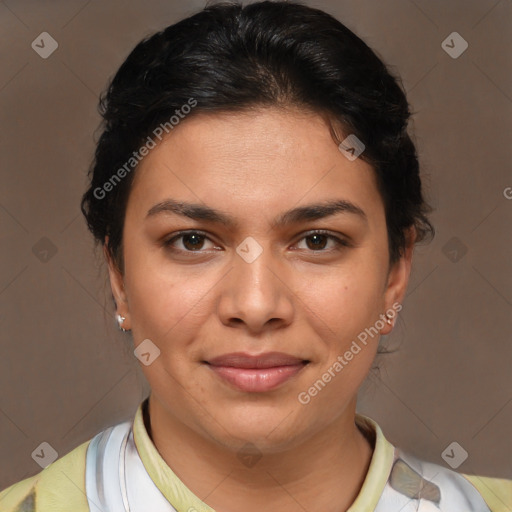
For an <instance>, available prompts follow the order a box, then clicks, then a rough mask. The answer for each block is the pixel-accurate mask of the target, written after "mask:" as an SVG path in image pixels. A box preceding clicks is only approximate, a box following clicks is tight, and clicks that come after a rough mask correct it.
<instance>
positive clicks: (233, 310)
mask: <svg viewBox="0 0 512 512" xmlns="http://www.w3.org/2000/svg"><path fill="white" fill-rule="evenodd" d="M246 240H248V241H247V242H246V244H245V245H244V243H241V244H240V246H238V247H237V252H234V253H233V259H232V262H231V263H232V267H231V270H230V271H229V272H228V274H227V275H226V276H225V278H224V279H223V280H222V283H221V289H220V294H221V296H220V300H219V303H218V314H219V318H220V320H221V321H222V322H223V323H224V324H225V325H227V326H230V327H240V328H245V329H247V331H249V332H251V333H252V334H257V333H259V332H262V331H265V330H268V329H277V328H282V327H284V326H286V325H289V324H290V323H291V322H292V318H293V313H294V308H293V292H292V288H291V286H290V284H291V283H290V282H289V281H290V272H289V270H288V269H286V268H285V265H284V262H283V261H279V258H278V256H276V255H275V254H273V253H272V250H271V249H270V247H268V246H267V245H264V244H263V243H262V242H261V241H259V242H257V241H255V240H254V239H250V238H249V239H246ZM287 281H288V282H287Z"/></svg>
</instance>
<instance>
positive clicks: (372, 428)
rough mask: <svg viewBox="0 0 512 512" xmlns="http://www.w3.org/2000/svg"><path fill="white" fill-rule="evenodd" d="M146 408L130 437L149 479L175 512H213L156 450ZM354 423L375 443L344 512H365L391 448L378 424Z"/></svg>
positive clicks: (385, 472) (383, 477) (387, 468)
mask: <svg viewBox="0 0 512 512" xmlns="http://www.w3.org/2000/svg"><path fill="white" fill-rule="evenodd" d="M147 405H148V398H146V399H145V400H144V401H143V402H142V403H140V404H139V407H138V408H137V412H136V414H135V418H134V420H133V435H134V441H135V445H136V447H137V450H138V452H139V455H140V458H141V460H142V463H143V464H144V467H145V468H146V471H147V472H148V474H149V476H150V477H151V479H152V480H153V482H154V483H155V485H156V486H157V487H158V489H159V490H160V492H161V493H162V494H163V495H164V496H165V498H166V499H167V500H168V501H169V502H170V503H171V504H172V505H173V507H174V508H176V510H177V511H178V512H187V511H188V510H194V509H195V510H196V511H197V512H215V510H214V509H213V508H211V507H209V506H208V505H207V504H206V503H204V502H203V501H201V499H200V498H198V497H197V496H196V495H195V494H194V493H193V492H192V491H191V490H190V489H189V488H188V487H187V486H186V485H185V484H184V483H183V482H182V481H181V480H180V479H179V478H178V476H177V475H176V474H175V473H174V472H173V470H172V469H171V468H170V467H169V466H168V465H167V463H166V462H165V461H164V459H163V458H162V456H161V455H160V453H159V452H158V450H157V449H156V446H155V445H154V444H153V441H152V440H151V438H150V437H149V434H148V431H147V430H146V426H145V424H144V414H145V411H147ZM355 422H356V425H357V426H358V428H359V429H360V430H361V431H362V432H363V433H364V435H365V436H366V437H367V438H368V439H369V440H370V442H373V441H374V443H375V444H374V451H373V455H372V459H371V461H370V466H369V468H368V473H367V474H366V478H365V480H364V482H363V485H362V487H361V490H360V492H359V494H358V496H357V498H356V500H355V501H354V503H353V504H352V506H351V507H350V508H349V509H348V511H347V512H367V511H368V510H374V509H375V507H376V506H377V503H378V501H379V499H380V497H381V495H382V492H383V491H384V487H385V486H386V482H387V480H388V478H389V475H390V472H391V468H392V466H393V461H394V457H395V448H394V446H393V445H392V444H391V443H390V442H389V441H388V440H387V439H386V438H385V437H384V434H383V433H382V430H381V428H380V427H379V425H378V424H377V423H376V422H375V421H374V420H372V419H371V418H369V417H367V416H364V415H362V414H359V413H356V416H355Z"/></svg>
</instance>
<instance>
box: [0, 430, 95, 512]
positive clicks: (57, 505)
mask: <svg viewBox="0 0 512 512" xmlns="http://www.w3.org/2000/svg"><path fill="white" fill-rule="evenodd" d="M89 443H90V440H89V441H86V442H85V443H83V444H81V445H80V446H78V447H76V448H75V449H73V450H72V451H70V452H69V453H67V454H66V455H64V456H63V457H61V458H59V459H57V460H56V461H55V462H53V463H52V464H50V465H49V466H47V467H46V468H44V469H43V470H42V471H40V472H39V473H38V474H36V475H34V476H32V477H29V478H26V479H25V480H21V481H20V482H17V483H15V484H13V485H11V486H10V487H7V488H6V489H4V490H3V491H2V492H0V510H1V511H2V512H68V511H69V510H73V512H82V511H83V512H89V506H88V503H87V497H86V494H85V461H86V454H87V448H88V446H89Z"/></svg>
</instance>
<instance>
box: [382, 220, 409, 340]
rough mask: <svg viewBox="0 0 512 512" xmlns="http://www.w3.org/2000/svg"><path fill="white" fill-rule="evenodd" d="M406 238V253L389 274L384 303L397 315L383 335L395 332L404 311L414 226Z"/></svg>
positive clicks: (385, 328)
mask: <svg viewBox="0 0 512 512" xmlns="http://www.w3.org/2000/svg"><path fill="white" fill-rule="evenodd" d="M405 238H406V247H405V250H404V253H403V254H402V256H401V257H400V259H399V260H398V261H396V262H395V263H394V264H393V266H392V267H391V268H390V270H389V272H388V279H387V283H386V288H385V294H384V297H385V298H384V301H385V307H386V311H388V310H391V311H394V312H395V315H394V317H393V318H392V319H391V322H392V323H391V325H390V324H388V323H386V325H385V327H383V328H382V329H381V334H383V335H386V334H389V333H390V332H391V331H392V330H393V326H394V324H395V321H396V317H397V315H398V312H399V311H400V310H401V309H402V301H403V299H404V297H405V293H406V291H407V284H408V283H409V276H410V274H411V265H412V254H413V251H414V242H415V241H416V229H415V228H414V226H411V227H410V228H409V229H408V230H407V232H406V236H405ZM390 316H391V313H390Z"/></svg>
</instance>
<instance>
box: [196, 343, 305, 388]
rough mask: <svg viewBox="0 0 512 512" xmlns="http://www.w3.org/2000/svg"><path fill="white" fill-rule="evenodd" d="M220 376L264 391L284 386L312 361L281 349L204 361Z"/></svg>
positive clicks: (235, 384) (238, 384) (224, 356)
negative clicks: (285, 352)
mask: <svg viewBox="0 0 512 512" xmlns="http://www.w3.org/2000/svg"><path fill="white" fill-rule="evenodd" d="M203 363H205V364H206V365H207V366H208V367H209V368H210V369H211V370H212V371H213V373H214V374H215V375H216V376H217V377H219V378H220V379H221V380H223V381H225V382H227V383H229V384H230V385H231V386H234V387H235V388H237V389H238V390H241V391H244V392H248V393H262V392H265V391H271V390H273V389H276V388H277V387H279V386H281V385H282V384H284V383H285V382H287V381H288V380H290V379H291V378H292V377H294V376H296V375H297V374H298V373H299V372H300V371H301V370H302V369H303V368H305V367H306V366H307V365H308V364H309V363H310V361H309V360H307V359H301V358H298V357H294V356H291V355H289V354H284V353H281V352H267V353H265V354H259V355H250V354H244V353H241V352H237V353H232V354H225V355H222V356H219V357H215V358H213V359H210V360H208V361H203Z"/></svg>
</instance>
